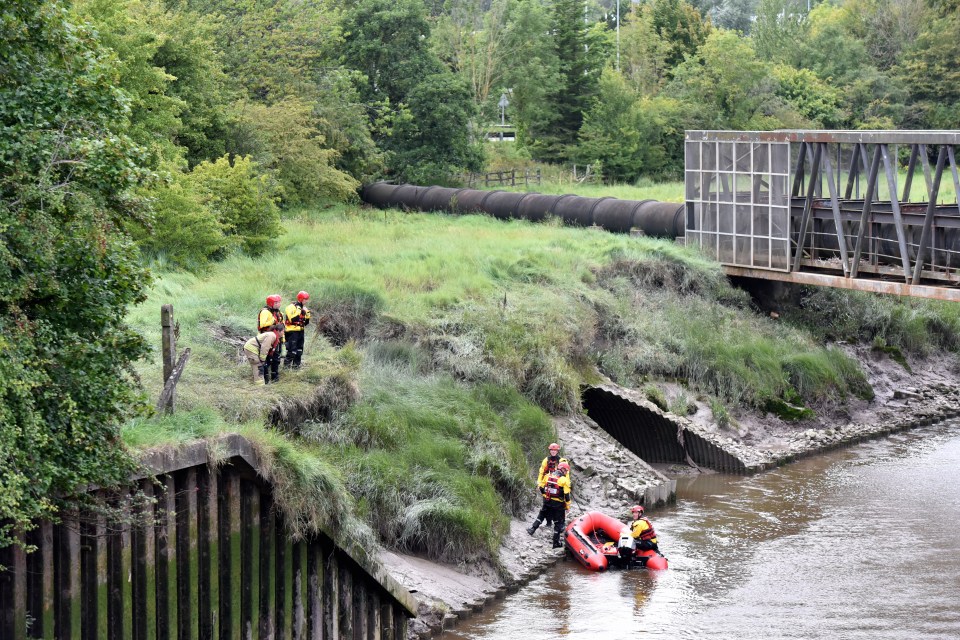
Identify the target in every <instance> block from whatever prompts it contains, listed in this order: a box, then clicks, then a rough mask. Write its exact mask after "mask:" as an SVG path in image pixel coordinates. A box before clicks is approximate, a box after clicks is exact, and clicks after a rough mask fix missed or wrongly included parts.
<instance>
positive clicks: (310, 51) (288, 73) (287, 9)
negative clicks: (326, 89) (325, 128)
mask: <svg viewBox="0 0 960 640" xmlns="http://www.w3.org/2000/svg"><path fill="white" fill-rule="evenodd" d="M187 6H188V7H189V8H190V9H192V10H194V11H196V12H198V13H200V14H203V15H208V16H215V17H216V25H218V26H217V29H216V45H217V49H218V50H219V51H221V52H223V53H222V55H223V64H224V69H225V71H226V73H227V75H228V76H229V77H231V78H233V79H234V80H235V81H236V82H237V83H238V84H239V85H241V87H242V89H243V90H244V91H245V93H246V95H247V96H248V97H249V98H252V99H254V100H256V101H262V102H267V103H271V102H276V101H278V100H282V99H283V98H285V97H287V96H290V95H298V96H301V97H303V98H305V99H312V98H314V97H315V96H316V92H317V90H318V86H319V84H318V83H319V80H320V78H321V77H322V75H323V69H324V66H325V64H326V63H327V62H328V61H329V60H330V59H331V58H332V57H334V56H335V55H336V53H335V52H336V49H337V47H338V46H339V43H340V38H339V33H338V30H337V17H336V14H335V13H334V12H333V11H330V10H329V9H328V5H327V3H325V2H322V1H320V0H187Z"/></svg>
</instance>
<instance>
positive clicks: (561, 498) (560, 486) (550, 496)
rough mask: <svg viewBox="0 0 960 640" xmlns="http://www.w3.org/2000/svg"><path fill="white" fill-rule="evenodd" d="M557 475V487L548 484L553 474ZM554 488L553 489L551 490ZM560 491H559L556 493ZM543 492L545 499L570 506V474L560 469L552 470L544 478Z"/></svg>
mask: <svg viewBox="0 0 960 640" xmlns="http://www.w3.org/2000/svg"><path fill="white" fill-rule="evenodd" d="M554 474H555V475H556V478H557V479H556V487H555V488H554V487H552V486H548V485H550V484H552V483H550V482H549V481H550V477H551V475H554ZM551 489H553V491H551ZM554 492H558V493H554ZM541 493H543V499H544V500H551V501H555V502H559V503H561V504H563V505H564V507H566V508H567V509H569V508H570V500H571V499H572V497H573V496H572V495H571V493H570V476H568V475H567V474H565V473H560V472H559V471H552V472H550V473H548V474H547V475H546V476H544V478H543V486H542V487H541Z"/></svg>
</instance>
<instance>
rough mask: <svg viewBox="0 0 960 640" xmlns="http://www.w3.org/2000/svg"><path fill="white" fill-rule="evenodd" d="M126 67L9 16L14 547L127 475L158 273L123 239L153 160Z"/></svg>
mask: <svg viewBox="0 0 960 640" xmlns="http://www.w3.org/2000/svg"><path fill="white" fill-rule="evenodd" d="M119 74H120V72H119V71H118V68H117V66H116V65H115V64H114V63H113V62H112V61H111V60H110V59H109V56H108V55H107V53H106V52H105V50H104V49H103V48H102V47H101V46H100V45H99V44H98V42H97V41H96V39H95V38H94V35H93V33H91V32H90V31H89V30H87V29H84V28H82V27H78V26H77V25H75V24H73V23H72V22H71V21H70V19H69V16H68V15H67V13H66V11H65V10H64V8H63V7H62V6H60V5H59V4H57V3H51V2H42V1H41V0H35V1H27V0H25V1H23V2H19V3H16V4H14V5H12V6H11V5H6V6H5V8H4V9H3V12H2V14H0V127H2V130H3V135H2V136H0V241H2V242H0V283H2V286H0V351H2V354H3V356H2V357H0V546H2V545H3V544H4V543H5V542H7V541H9V537H8V536H10V535H11V531H12V530H13V529H14V528H19V527H23V526H26V525H27V524H28V522H29V521H30V520H31V519H32V518H35V517H38V516H44V515H50V514H51V513H52V512H53V510H54V509H55V507H56V502H57V500H58V497H59V496H63V495H65V494H66V493H68V492H70V491H72V490H74V489H76V488H77V487H80V486H84V485H87V484H91V483H96V484H100V485H106V484H112V483H113V482H116V481H118V480H124V479H125V478H126V477H127V474H129V472H130V471H131V469H132V466H131V464H132V463H130V462H129V461H128V459H127V458H126V455H125V454H124V452H123V449H122V448H121V447H119V446H118V442H119V429H118V424H119V421H120V420H121V419H125V418H127V417H129V415H130V412H131V409H132V408H134V407H136V406H137V403H138V397H137V394H136V392H135V391H134V389H135V386H134V384H133V381H132V375H131V369H130V366H131V363H133V362H134V361H136V360H138V359H140V358H141V357H142V356H143V355H144V353H145V344H144V342H143V340H142V338H140V337H139V336H138V335H137V334H135V333H134V332H133V331H132V330H131V329H130V328H129V326H128V325H127V324H126V322H125V315H126V311H127V309H128V308H129V307H130V306H131V305H133V304H135V303H137V302H139V301H141V300H142V299H143V293H142V292H143V287H144V285H145V283H146V275H147V274H146V273H145V271H144V270H143V268H142V267H141V265H140V261H139V256H138V253H137V250H136V248H135V247H134V246H133V245H132V244H131V243H130V242H129V241H128V240H127V239H126V238H125V237H124V235H123V234H122V232H121V231H120V229H122V227H123V226H125V224H126V221H127V220H129V219H130V218H131V217H132V216H136V215H138V212H139V208H138V202H137V200H136V199H135V198H134V197H133V193H132V190H133V187H134V186H136V184H137V183H138V182H139V181H141V180H142V179H143V178H145V177H146V175H147V172H146V170H145V169H144V167H145V166H146V164H145V163H146V161H147V157H148V155H149V154H148V152H147V151H146V150H144V149H143V148H142V147H139V146H138V145H136V144H135V142H134V138H135V137H137V131H136V130H135V128H134V127H133V126H132V123H131V120H130V117H129V116H130V114H131V113H133V112H134V111H135V108H134V105H133V104H132V102H131V100H130V98H129V96H128V95H126V94H124V93H123V92H122V91H120V90H118V89H117V78H118V75H119Z"/></svg>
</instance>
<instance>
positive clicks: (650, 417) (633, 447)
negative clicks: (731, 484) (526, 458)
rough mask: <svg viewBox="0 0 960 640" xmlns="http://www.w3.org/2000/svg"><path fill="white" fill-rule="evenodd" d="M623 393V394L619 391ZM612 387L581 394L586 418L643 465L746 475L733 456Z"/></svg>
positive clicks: (703, 435) (687, 425) (741, 463)
mask: <svg viewBox="0 0 960 640" xmlns="http://www.w3.org/2000/svg"><path fill="white" fill-rule="evenodd" d="M623 391H624V392H625V391H626V390H623ZM624 392H620V391H617V390H616V388H615V387H610V386H607V385H605V386H600V387H591V388H589V389H587V390H586V391H585V392H584V394H583V407H584V409H585V410H586V411H587V415H589V416H590V418H591V419H592V420H593V421H594V422H596V423H597V424H598V425H600V426H601V427H602V428H603V430H604V431H606V432H607V433H609V434H610V435H611V436H613V437H614V438H615V439H616V440H617V441H618V442H619V443H620V444H622V445H623V446H625V447H626V448H628V449H630V451H632V452H633V453H635V454H636V455H638V456H639V457H640V458H642V459H643V460H644V461H646V462H651V463H677V464H688V460H687V457H688V456H689V458H690V460H692V461H693V462H694V463H695V464H696V465H697V466H700V467H705V468H708V469H713V470H716V471H723V472H727V473H747V472H748V469H747V465H746V464H744V462H743V461H742V460H740V459H739V458H738V457H737V456H736V455H734V454H733V453H730V452H728V451H725V450H724V449H723V447H722V446H720V445H718V444H717V443H715V442H712V441H711V440H710V439H709V438H708V437H707V435H706V434H700V433H697V432H696V431H694V430H693V429H691V428H690V426H689V424H684V423H682V422H680V421H678V420H675V419H673V418H671V417H670V416H669V415H667V414H664V413H663V412H662V411H660V409H659V408H658V407H657V406H656V405H654V404H653V403H651V402H648V401H646V400H640V399H636V398H630V397H627V394H626V393H624Z"/></svg>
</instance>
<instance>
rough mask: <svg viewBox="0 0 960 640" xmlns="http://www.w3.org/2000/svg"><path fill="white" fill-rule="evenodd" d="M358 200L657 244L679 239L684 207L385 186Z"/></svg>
mask: <svg viewBox="0 0 960 640" xmlns="http://www.w3.org/2000/svg"><path fill="white" fill-rule="evenodd" d="M361 198H362V199H363V201H364V202H366V203H368V204H372V205H374V206H376V207H380V208H395V209H402V210H404V211H442V212H444V213H455V214H468V213H486V214H489V215H491V216H493V217H494V218H497V219H498V220H510V219H514V218H516V219H523V220H530V221H532V222H536V221H539V220H543V219H545V218H548V217H555V218H560V219H561V220H563V221H564V223H566V224H569V225H573V226H578V227H589V226H597V227H600V228H602V229H606V230H607V231H614V232H619V233H627V232H629V231H630V230H631V229H639V230H641V231H643V233H644V234H646V235H648V236H655V237H659V238H676V237H679V236H682V235H683V234H684V223H685V220H684V205H683V204H677V203H675V202H658V201H656V200H619V199H617V198H587V197H584V196H575V195H561V196H552V195H544V194H542V193H532V192H528V193H520V192H514V191H483V190H479V189H456V188H451V187H439V186H433V187H421V186H417V185H411V184H390V183H387V182H377V183H374V184H369V185H365V186H364V188H363V191H362V193H361Z"/></svg>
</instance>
